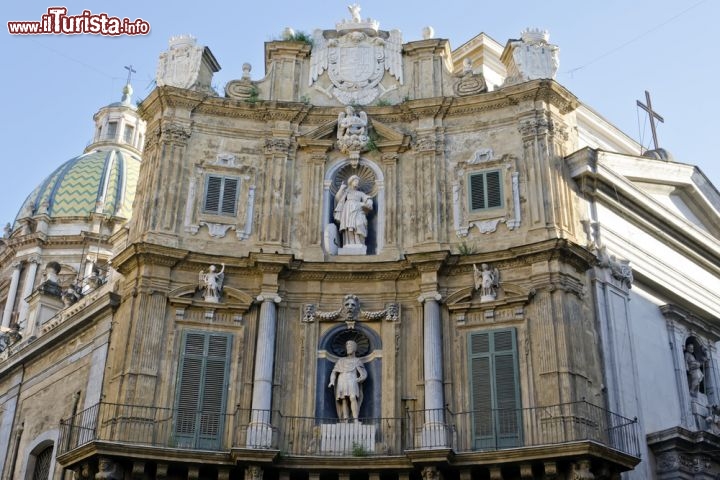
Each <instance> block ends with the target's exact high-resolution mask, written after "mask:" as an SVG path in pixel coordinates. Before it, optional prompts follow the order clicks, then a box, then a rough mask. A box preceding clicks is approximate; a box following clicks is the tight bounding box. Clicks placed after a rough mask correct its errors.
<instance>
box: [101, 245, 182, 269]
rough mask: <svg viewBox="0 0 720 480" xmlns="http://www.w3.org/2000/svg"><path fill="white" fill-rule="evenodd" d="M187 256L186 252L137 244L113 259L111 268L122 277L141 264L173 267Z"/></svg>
mask: <svg viewBox="0 0 720 480" xmlns="http://www.w3.org/2000/svg"><path fill="white" fill-rule="evenodd" d="M187 256H188V251H187V250H181V249H177V248H172V247H165V246H162V245H157V244H154V243H145V242H138V243H133V244H131V245H129V246H128V247H126V248H125V249H124V250H122V251H121V252H120V253H118V254H117V255H116V256H115V257H113V259H112V266H113V268H115V269H116V270H117V271H119V272H120V273H122V274H123V275H127V274H128V273H129V272H130V271H131V270H132V269H133V268H136V267H137V266H138V265H139V264H141V263H148V264H153V265H161V266H165V267H173V266H175V265H177V264H178V263H180V262H181V261H182V260H183V259H185V258H186V257H187Z"/></svg>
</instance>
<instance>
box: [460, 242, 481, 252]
mask: <svg viewBox="0 0 720 480" xmlns="http://www.w3.org/2000/svg"><path fill="white" fill-rule="evenodd" d="M476 251H477V245H475V244H474V243H472V244H468V243H467V242H466V241H465V240H463V241H462V242H460V244H459V245H458V253H460V255H472V254H473V253H475V252H476Z"/></svg>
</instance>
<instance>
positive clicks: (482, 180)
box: [469, 170, 503, 211]
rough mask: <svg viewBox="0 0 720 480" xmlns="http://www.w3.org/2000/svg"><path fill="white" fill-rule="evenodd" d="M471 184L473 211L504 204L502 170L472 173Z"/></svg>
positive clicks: (471, 207) (471, 208) (471, 205)
mask: <svg viewBox="0 0 720 480" xmlns="http://www.w3.org/2000/svg"><path fill="white" fill-rule="evenodd" d="M469 184H470V210H471V211H476V210H485V209H488V208H498V207H502V206H503V197H502V174H501V173H500V170H493V171H488V172H482V173H473V174H470V177H469Z"/></svg>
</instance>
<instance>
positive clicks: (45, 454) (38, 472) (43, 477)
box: [32, 444, 53, 480]
mask: <svg viewBox="0 0 720 480" xmlns="http://www.w3.org/2000/svg"><path fill="white" fill-rule="evenodd" d="M52 454H53V445H52V444H51V445H49V446H47V447H45V448H43V449H42V450H40V451H39V452H38V453H37V454H35V466H34V467H33V474H32V480H48V478H50V464H51V463H52Z"/></svg>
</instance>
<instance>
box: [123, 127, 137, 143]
mask: <svg viewBox="0 0 720 480" xmlns="http://www.w3.org/2000/svg"><path fill="white" fill-rule="evenodd" d="M134 135H135V127H133V126H132V125H125V134H124V136H123V141H124V142H125V143H132V141H133V136H134Z"/></svg>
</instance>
